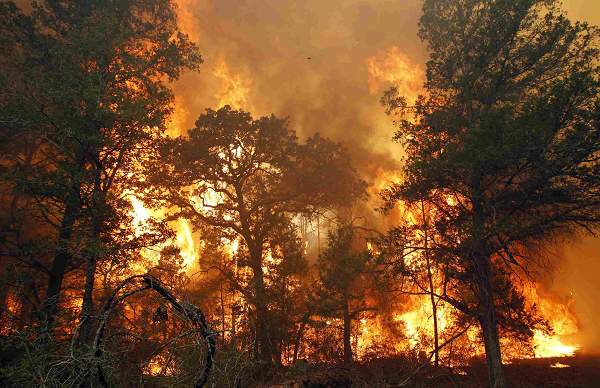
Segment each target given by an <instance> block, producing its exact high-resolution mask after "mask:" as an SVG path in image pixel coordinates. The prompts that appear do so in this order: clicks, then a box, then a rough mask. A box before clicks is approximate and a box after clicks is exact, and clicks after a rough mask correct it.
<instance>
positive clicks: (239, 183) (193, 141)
mask: <svg viewBox="0 0 600 388" xmlns="http://www.w3.org/2000/svg"><path fill="white" fill-rule="evenodd" d="M146 165H147V167H148V171H149V174H148V175H149V178H148V179H147V180H146V182H145V184H146V186H147V189H148V193H147V198H148V199H149V203H153V205H154V206H166V207H169V208H170V209H171V211H170V216H169V217H168V218H169V219H177V218H185V219H188V220H190V221H191V223H192V224H193V225H194V226H195V227H196V228H197V229H198V230H202V229H204V230H205V231H204V233H205V234H206V233H211V232H210V231H211V230H212V231H213V232H212V233H214V231H216V233H219V236H220V237H219V238H220V239H222V241H225V242H227V241H229V242H233V241H234V240H236V239H239V241H240V243H241V244H240V247H239V248H238V249H240V250H246V251H247V255H238V256H240V257H245V259H244V260H238V262H237V264H236V265H237V266H239V267H243V268H246V267H247V268H250V270H251V275H250V279H249V284H250V285H251V289H250V291H248V289H246V288H243V287H239V288H240V289H239V291H240V292H242V294H244V295H245V298H246V299H247V302H248V303H250V304H251V305H252V306H253V308H254V310H255V313H256V318H257V328H256V330H257V332H258V335H257V338H258V345H259V351H260V357H261V359H262V360H263V361H264V362H265V363H266V364H267V365H271V364H272V362H273V349H272V344H271V340H270V333H269V327H270V324H269V300H268V298H267V294H268V292H267V284H266V281H265V269H264V268H265V259H266V255H267V245H268V242H269V238H270V237H273V236H274V232H275V231H276V230H277V229H278V228H280V227H281V226H285V224H286V223H288V222H289V220H290V219H291V218H292V217H293V216H294V215H296V214H300V213H304V214H313V213H315V212H319V211H322V210H323V209H326V208H327V207H332V206H335V205H338V204H350V203H352V202H353V201H354V200H355V199H356V198H358V197H359V196H360V195H362V194H363V192H364V183H363V182H362V181H361V180H360V179H358V177H357V175H356V172H355V171H354V169H353V168H352V167H351V163H350V156H349V154H348V152H347V150H346V149H345V147H344V146H343V145H342V144H339V143H334V142H332V141H331V140H328V139H325V138H322V137H320V136H319V135H318V134H316V135H314V136H312V137H309V138H308V139H307V140H306V143H304V144H300V143H299V142H298V138H297V137H296V134H295V132H294V131H293V130H291V129H289V127H288V122H287V120H285V119H278V118H277V117H275V116H273V115H271V116H270V117H262V118H260V119H256V120H255V119H253V118H252V117H251V116H250V114H249V113H247V112H244V111H242V110H239V111H238V110H232V109H231V108H230V107H229V106H225V107H223V108H221V109H219V110H217V111H215V110H212V109H207V111H206V113H204V114H202V115H200V117H199V118H198V120H197V121H196V127H195V128H193V129H191V130H190V131H189V132H188V136H182V137H179V138H176V139H166V140H165V141H164V143H163V145H162V147H161V149H160V154H159V155H157V156H155V157H151V158H149V160H148V162H147V163H146Z"/></svg>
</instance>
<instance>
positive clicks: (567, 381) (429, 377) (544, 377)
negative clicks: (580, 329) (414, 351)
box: [263, 354, 600, 388]
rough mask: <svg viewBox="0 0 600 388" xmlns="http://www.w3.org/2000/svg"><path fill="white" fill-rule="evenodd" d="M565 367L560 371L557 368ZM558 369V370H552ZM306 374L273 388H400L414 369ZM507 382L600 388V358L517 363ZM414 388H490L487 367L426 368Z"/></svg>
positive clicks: (376, 366)
mask: <svg viewBox="0 0 600 388" xmlns="http://www.w3.org/2000/svg"><path fill="white" fill-rule="evenodd" d="M557 365H558V366H561V365H562V366H563V367H556V366H557ZM552 366H555V367H552ZM311 369H312V370H311V371H309V372H308V373H306V374H302V375H295V376H289V375H288V376H287V377H288V378H283V379H281V380H280V382H279V383H277V384H267V385H263V387H264V386H266V387H272V388H327V387H359V388H362V387H373V388H379V387H382V388H383V387H387V388H392V387H397V386H399V385H398V384H400V383H401V382H402V381H403V380H404V378H405V377H406V376H407V375H408V374H410V368H409V367H407V366H406V365H404V364H403V363H402V362H399V360H395V361H394V360H379V361H378V362H373V363H369V364H363V365H355V367H354V368H352V369H351V370H348V369H346V368H343V367H336V366H328V367H318V366H313V367H312V368H311ZM505 373H506V379H507V381H508V383H509V386H510V387H512V388H600V355H598V356H595V355H584V354H579V355H576V356H574V357H554V358H541V359H524V360H514V361H513V362H512V363H511V364H508V365H505ZM402 386H403V387H410V388H425V387H430V388H487V386H488V379H487V369H486V366H485V363H483V362H481V363H476V364H475V365H473V366H469V367H461V368H455V369H451V370H444V371H436V370H434V369H433V368H423V369H422V370H421V371H420V373H419V374H417V375H415V376H413V378H412V379H411V381H410V382H409V383H408V384H406V385H402Z"/></svg>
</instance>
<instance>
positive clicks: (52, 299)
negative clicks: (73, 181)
mask: <svg viewBox="0 0 600 388" xmlns="http://www.w3.org/2000/svg"><path fill="white" fill-rule="evenodd" d="M78 193H79V185H78V186H77V187H75V188H73V189H72V190H71V192H70V193H69V198H68V200H67V204H66V207H65V211H64V213H63V219H62V222H61V225H60V230H59V232H58V246H57V248H56V250H55V252H54V259H53V261H52V269H51V270H50V280H49V282H48V288H47V291H46V297H45V298H44V302H43V303H42V307H41V316H40V318H41V320H42V322H43V327H44V330H45V332H47V333H49V332H51V331H52V329H53V326H54V317H55V315H56V312H57V311H58V299H59V294H60V290H61V287H62V281H63V277H64V274H65V269H66V268H67V263H68V262H69V259H70V258H71V255H70V254H69V242H70V239H71V234H72V233H73V225H74V224H75V220H76V218H77V213H78V210H79V199H78V197H79V195H78Z"/></svg>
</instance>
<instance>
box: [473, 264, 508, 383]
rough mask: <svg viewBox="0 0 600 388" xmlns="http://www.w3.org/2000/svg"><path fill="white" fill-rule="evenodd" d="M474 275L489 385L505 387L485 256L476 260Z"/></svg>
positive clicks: (488, 270)
mask: <svg viewBox="0 0 600 388" xmlns="http://www.w3.org/2000/svg"><path fill="white" fill-rule="evenodd" d="M476 276H477V285H478V288H479V305H480V313H481V316H480V317H479V322H480V323H481V328H482V330H483V340H484V344H485V357H486V361H487V369H488V378H489V380H490V387H492V388H506V387H507V384H506V379H505V377H504V368H503V366H502V354H501V350H500V339H499V336H498V326H497V324H496V311H495V307H494V295H493V292H492V283H491V280H490V269H489V262H488V260H487V258H481V259H479V260H477V261H476Z"/></svg>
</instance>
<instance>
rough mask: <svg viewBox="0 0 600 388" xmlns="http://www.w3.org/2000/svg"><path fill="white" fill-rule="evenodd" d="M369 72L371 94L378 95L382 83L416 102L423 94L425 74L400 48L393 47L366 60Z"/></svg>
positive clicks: (380, 51)
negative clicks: (389, 85) (390, 85)
mask: <svg viewBox="0 0 600 388" xmlns="http://www.w3.org/2000/svg"><path fill="white" fill-rule="evenodd" d="M365 64H366V65H367V69H368V71H369V93H371V94H377V93H378V92H379V86H380V84H381V83H382V82H389V83H391V84H392V85H394V86H395V87H396V88H397V89H398V92H399V93H400V95H402V96H405V97H407V98H408V99H409V100H411V101H414V100H416V99H417V97H418V95H419V93H422V85H423V80H424V78H425V72H424V71H423V69H422V68H421V66H419V65H418V64H415V63H413V62H412V60H411V59H410V58H409V57H408V55H406V54H404V53H403V52H402V51H401V50H400V49H399V48H398V47H396V46H392V47H390V48H388V49H387V50H379V52H378V53H377V54H376V55H375V56H373V57H370V58H367V59H365Z"/></svg>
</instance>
